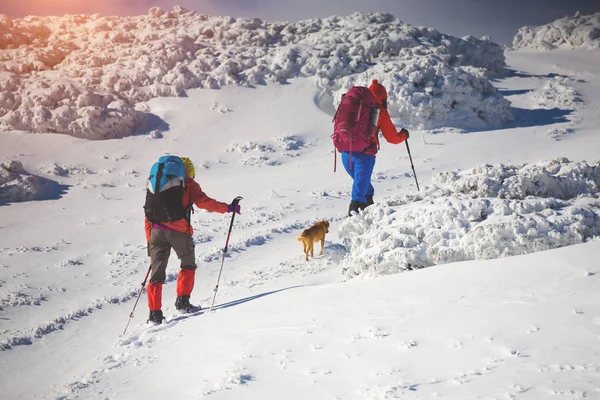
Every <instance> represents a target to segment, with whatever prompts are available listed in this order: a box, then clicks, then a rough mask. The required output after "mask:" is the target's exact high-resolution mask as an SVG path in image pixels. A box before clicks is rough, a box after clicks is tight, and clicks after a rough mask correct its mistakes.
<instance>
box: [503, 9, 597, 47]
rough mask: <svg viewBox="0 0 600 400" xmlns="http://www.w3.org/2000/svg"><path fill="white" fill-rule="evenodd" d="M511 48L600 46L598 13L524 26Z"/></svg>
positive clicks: (576, 15) (577, 14)
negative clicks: (539, 24)
mask: <svg viewBox="0 0 600 400" xmlns="http://www.w3.org/2000/svg"><path fill="white" fill-rule="evenodd" d="M512 47H513V49H525V48H529V49H535V50H553V49H557V48H562V49H565V48H566V49H577V48H586V49H598V48H600V13H595V14H591V15H581V14H579V13H576V14H575V15H574V16H572V17H564V18H561V19H558V20H556V21H553V22H551V23H549V24H546V25H542V26H524V27H522V28H520V29H519V31H518V32H517V35H516V36H515V37H514V40H513V46H512Z"/></svg>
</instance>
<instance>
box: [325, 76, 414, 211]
mask: <svg viewBox="0 0 600 400" xmlns="http://www.w3.org/2000/svg"><path fill="white" fill-rule="evenodd" d="M387 98H388V96H387V91H386V89H385V87H384V86H383V85H381V84H380V83H379V82H378V81H377V80H376V79H374V80H373V81H372V83H371V86H370V87H369V88H366V87H362V86H355V87H353V88H351V89H350V90H349V91H348V92H347V93H346V94H345V95H344V96H343V97H342V101H341V102H340V104H339V106H338V108H337V111H336V113H335V117H334V118H333V122H334V128H333V134H332V135H331V137H332V139H333V144H334V146H335V148H336V149H337V150H338V151H339V152H340V153H342V163H343V164H344V168H345V169H346V172H347V173H348V175H350V177H351V178H352V180H353V184H352V200H351V202H350V207H349V209H348V216H352V214H353V213H357V212H359V211H360V210H363V209H365V208H366V207H368V206H370V205H371V204H373V203H374V202H373V196H374V194H375V189H374V188H373V185H372V184H371V175H372V174H373V167H374V166H375V155H376V154H377V151H378V150H379V138H378V133H379V130H381V133H382V134H383V137H384V138H385V140H386V141H388V142H389V143H391V144H399V143H402V142H404V141H405V140H406V139H408V137H409V133H408V130H406V129H404V128H402V129H401V130H400V131H399V132H398V131H397V130H396V127H395V126H394V124H393V122H392V120H391V118H390V114H389V113H388V110H387Z"/></svg>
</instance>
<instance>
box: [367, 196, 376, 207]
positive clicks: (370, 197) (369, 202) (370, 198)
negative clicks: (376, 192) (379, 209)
mask: <svg viewBox="0 0 600 400" xmlns="http://www.w3.org/2000/svg"><path fill="white" fill-rule="evenodd" d="M365 197H366V199H367V204H366V205H365V207H369V206H370V205H373V204H375V202H374V201H373V195H372V194H368V195H366V196H365Z"/></svg>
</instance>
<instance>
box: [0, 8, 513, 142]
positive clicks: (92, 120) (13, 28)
mask: <svg viewBox="0 0 600 400" xmlns="http://www.w3.org/2000/svg"><path fill="white" fill-rule="evenodd" d="M504 67H505V60H504V54H503V50H502V48H501V47H500V46H499V45H497V44H495V43H493V42H492V41H490V40H489V39H487V38H483V39H476V38H474V37H465V38H462V39H461V38H456V37H453V36H449V35H445V34H442V33H440V32H438V31H436V30H434V29H430V28H422V27H413V26H410V25H407V24H404V23H402V22H401V21H399V20H398V19H396V18H395V17H393V16H392V15H389V14H382V13H372V14H360V13H356V14H353V15H350V16H347V17H336V16H334V17H329V18H323V19H309V20H305V21H300V22H294V23H289V22H273V23H271V22H265V21H262V20H260V19H249V18H232V17H212V16H207V15H202V14H197V13H196V12H193V11H187V10H185V9H183V8H181V7H175V8H174V9H173V10H172V11H168V12H167V11H164V10H161V9H160V8H157V7H153V8H151V9H150V11H149V13H148V14H147V15H142V16H135V17H117V16H101V15H97V14H94V15H66V16H64V17H37V16H28V17H25V18H23V19H13V18H11V17H10V16H7V15H0V130H5V131H6V130H24V131H33V132H58V133H66V134H70V135H74V136H78V137H82V138H87V139H109V138H117V137H123V136H127V135H130V134H133V133H135V132H138V131H141V130H147V129H152V126H151V122H150V121H151V118H150V116H149V115H148V114H147V113H145V112H144V111H143V110H144V107H142V106H140V104H142V103H143V102H145V101H147V100H150V99H152V98H154V97H158V96H182V95H184V93H185V90H186V89H190V88H212V89H216V88H220V87H222V86H225V85H242V86H250V87H251V86H255V85H263V84H266V83H268V82H278V83H284V82H286V81H287V80H289V79H291V78H294V77H307V76H314V77H315V78H316V84H317V85H318V86H319V87H320V88H322V89H323V90H325V91H326V92H328V93H330V94H333V95H334V99H335V101H336V102H337V101H339V98H340V97H341V94H342V93H344V92H345V91H346V90H347V89H348V88H350V87H351V86H353V85H369V84H370V82H371V80H372V79H375V78H376V79H378V80H379V81H380V82H381V83H382V84H384V85H386V87H387V89H388V94H389V100H388V104H389V110H390V114H391V116H392V117H393V118H398V119H400V121H401V122H402V124H403V125H405V126H412V127H420V128H429V127H440V126H455V127H460V128H490V127H491V128H494V127H500V126H503V125H505V124H506V123H507V122H508V121H511V120H512V119H513V116H512V113H511V111H510V106H509V103H508V101H506V100H505V99H504V98H503V97H502V95H501V94H500V93H499V92H498V91H496V89H495V88H494V87H493V86H492V85H491V84H490V82H489V80H488V78H489V77H490V76H492V75H494V74H497V73H499V72H501V71H503V69H504ZM336 105H337V104H336Z"/></svg>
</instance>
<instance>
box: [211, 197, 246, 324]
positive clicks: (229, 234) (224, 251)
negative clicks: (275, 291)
mask: <svg viewBox="0 0 600 400" xmlns="http://www.w3.org/2000/svg"><path fill="white" fill-rule="evenodd" d="M240 200H242V197H241V196H238V197H236V198H235V199H233V201H232V202H231V204H232V205H234V206H235V205H237V204H238V203H239V202H240ZM234 208H235V207H234ZM234 218H235V210H233V212H232V215H231V223H230V224H229V232H228V233H227V240H226V241H225V247H224V248H223V258H222V259H221V269H220V270H219V277H218V278H217V285H216V286H215V289H214V291H215V294H214V295H213V299H212V303H211V304H210V308H209V310H208V313H206V315H208V314H210V313H211V311H212V309H213V307H214V305H215V299H216V298H217V290H219V281H220V280H221V273H222V272H223V264H225V253H227V246H228V245H229V237H230V236H231V229H232V228H233V220H234Z"/></svg>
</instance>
